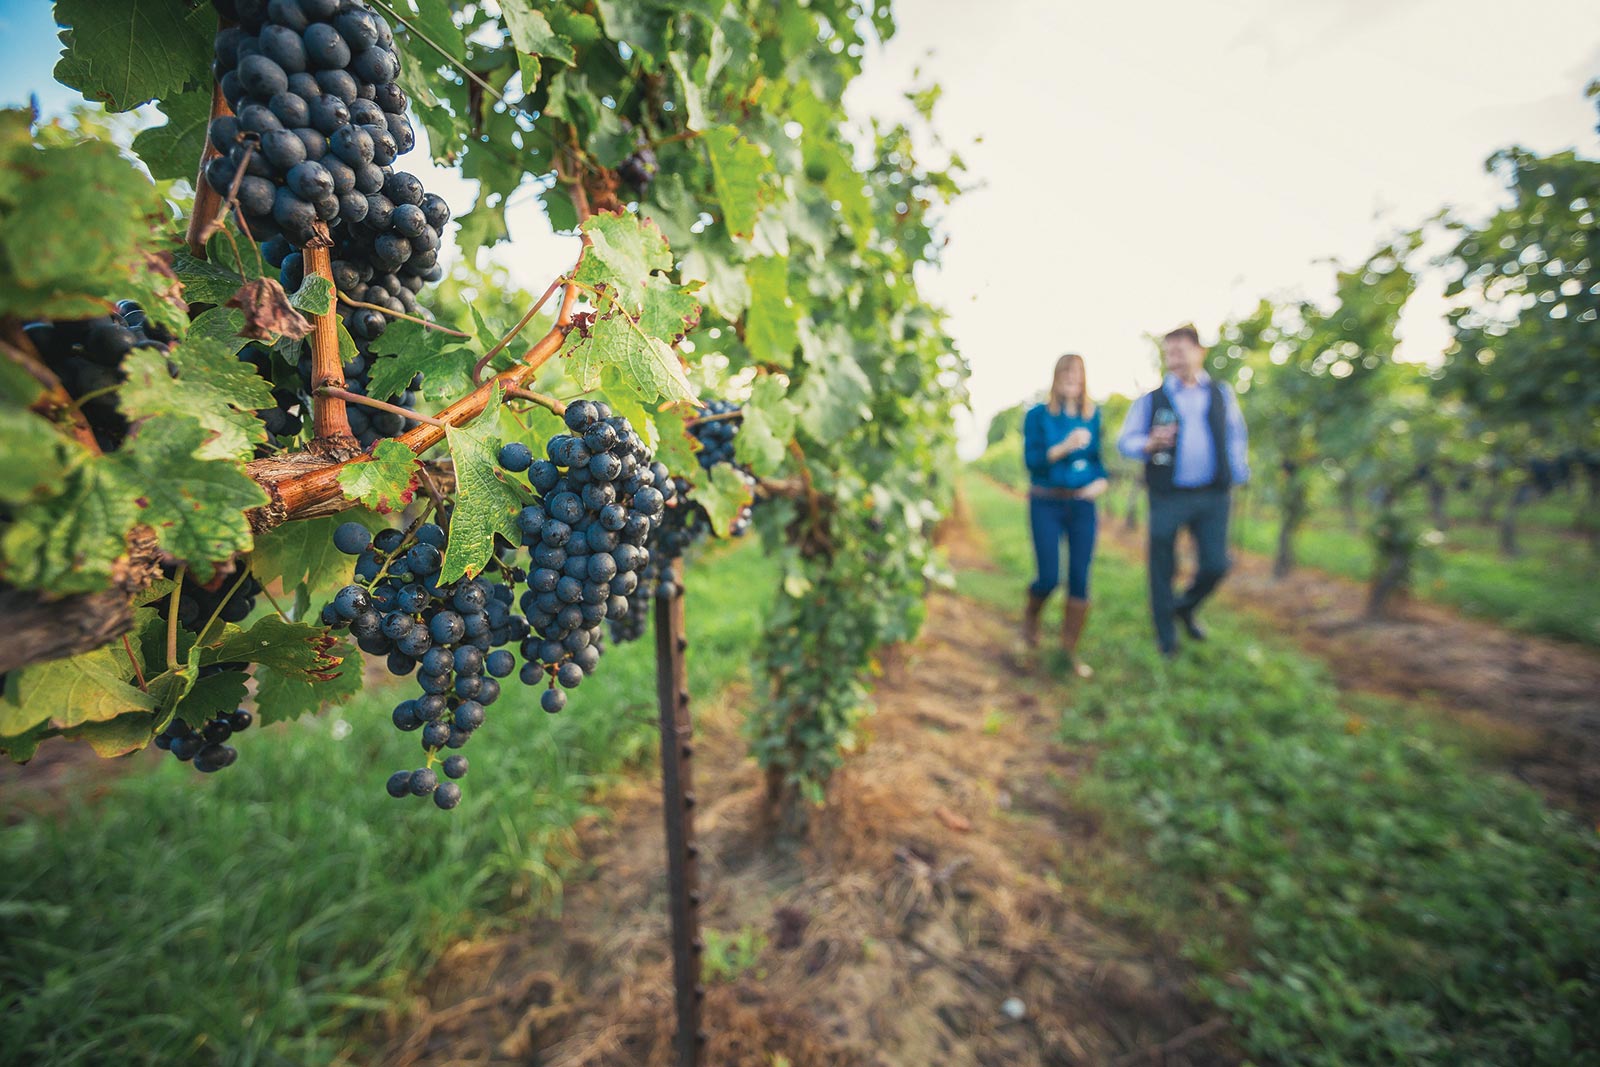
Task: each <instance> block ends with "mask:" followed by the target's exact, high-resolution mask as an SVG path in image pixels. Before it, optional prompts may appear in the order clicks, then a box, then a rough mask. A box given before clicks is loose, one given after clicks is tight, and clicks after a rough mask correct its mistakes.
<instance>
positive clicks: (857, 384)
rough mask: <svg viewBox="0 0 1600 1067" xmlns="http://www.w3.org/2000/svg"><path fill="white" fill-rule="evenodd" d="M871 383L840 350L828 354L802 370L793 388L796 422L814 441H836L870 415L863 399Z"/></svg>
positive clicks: (866, 397)
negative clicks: (826, 358)
mask: <svg viewBox="0 0 1600 1067" xmlns="http://www.w3.org/2000/svg"><path fill="white" fill-rule="evenodd" d="M871 396H872V383H871V382H870V381H868V380H867V376H866V374H865V372H863V371H862V369H861V367H860V366H859V365H858V364H857V363H856V361H855V360H854V359H852V358H851V357H850V356H849V355H846V354H845V353H843V352H838V353H834V354H833V355H831V356H829V358H828V360H827V362H824V363H816V364H813V365H812V366H810V367H808V368H807V370H806V376H805V380H804V381H802V382H801V383H800V388H799V389H797V390H795V404H796V405H797V406H798V408H799V419H800V425H801V426H802V427H803V428H804V429H805V431H806V433H808V434H810V435H811V436H812V437H813V438H814V439H816V440H818V441H837V440H838V439H839V438H841V437H843V436H844V435H845V434H847V433H849V432H850V431H851V430H853V429H855V428H856V426H858V425H860V423H861V422H862V421H864V420H866V419H869V418H871V417H872V410H871V409H870V408H869V407H868V406H867V400H868V398H869V397H871Z"/></svg>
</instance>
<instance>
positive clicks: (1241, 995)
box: [958, 478, 1600, 1067]
mask: <svg viewBox="0 0 1600 1067" xmlns="http://www.w3.org/2000/svg"><path fill="white" fill-rule="evenodd" d="M968 483H969V484H968V501H969V505H970V506H971V508H972V511H973V515H974V520H975V522H976V524H977V525H978V527H979V528H981V529H983V530H984V531H986V533H987V535H988V537H989V539H990V548H991V552H992V557H993V559H994V560H995V562H996V563H997V564H998V566H999V570H998V571H996V572H989V573H983V572H976V571H968V572H962V573H961V574H960V575H959V576H958V589H959V590H960V591H961V592H962V593H964V594H966V595H968V596H972V597H974V598H976V599H979V600H982V601H985V602H987V603H990V604H993V605H995V606H996V607H999V608H1002V609H1005V610H1008V611H1010V610H1015V608H1016V600H1017V596H1018V590H1019V589H1020V588H1021V586H1022V584H1023V582H1025V581H1026V580H1027V577H1028V576H1029V575H1030V574H1031V570H1032V561H1031V558H1030V553H1029V550H1028V547H1027V541H1026V530H1025V526H1024V523H1023V521H1022V510H1021V505H1020V503H1019V502H1018V501H1017V500H1016V499H1015V498H1014V497H1013V496H1010V495H1008V494H1006V493H1005V492H1004V491H1003V490H1001V489H1000V488H998V487H997V486H995V485H994V484H993V483H990V482H988V481H987V480H984V479H981V478H969V479H968ZM1094 583H1095V584H1094V589H1095V608H1094V617H1093V619H1092V620H1091V623H1090V628H1089V632H1088V635H1087V637H1086V638H1085V645H1084V649H1083V651H1084V654H1085V657H1086V658H1087V659H1089V660H1090V662H1092V663H1093V664H1094V665H1095V668H1096V670H1097V671H1098V674H1097V676H1096V678H1095V679H1094V680H1093V681H1092V682H1089V683H1074V684H1073V686H1072V688H1071V689H1065V688H1063V689H1060V690H1057V692H1058V693H1059V694H1060V695H1061V696H1062V698H1063V700H1064V703H1065V705H1066V706H1065V707H1064V709H1063V713H1062V724H1061V733H1062V738H1063V739H1064V741H1065V742H1066V743H1068V744H1071V745H1074V746H1079V747H1085V748H1088V749H1091V750H1092V751H1093V753H1094V760H1093V762H1092V766H1091V769H1090V770H1089V771H1088V772H1086V774H1085V775H1084V777H1083V778H1082V779H1080V780H1079V782H1078V783H1077V784H1076V785H1075V786H1074V787H1073V788H1074V789H1075V790H1076V794H1075V801H1076V802H1078V803H1080V804H1083V805H1085V806H1088V807H1091V808H1093V809H1094V810H1096V812H1097V813H1098V814H1099V815H1100V816H1101V819H1102V825H1103V826H1104V830H1103V832H1102V834H1101V836H1100V838H1099V841H1098V844H1097V846H1096V847H1097V848H1098V849H1099V853H1100V854H1099V856H1098V858H1097V859H1096V860H1095V861H1094V862H1093V863H1092V864H1090V865H1089V866H1088V867H1087V868H1085V867H1077V868H1074V869H1069V870H1066V871H1064V872H1063V873H1064V877H1065V878H1066V879H1067V880H1068V881H1069V882H1071V883H1073V884H1074V885H1075V886H1076V888H1077V889H1078V890H1079V891H1080V892H1082V893H1083V894H1084V896H1085V897H1086V898H1088V899H1090V900H1091V901H1093V902H1096V903H1097V904H1098V905H1099V906H1101V907H1102V908H1104V909H1105V910H1106V911H1107V912H1109V913H1110V914H1111V915H1112V916H1114V917H1117V918H1121V919H1124V920H1127V921H1131V922H1134V923H1137V924H1140V925H1143V926H1145V927H1147V928H1148V929H1153V930H1157V931H1161V932H1163V933H1165V934H1168V935H1170V936H1171V937H1173V938H1176V939H1177V940H1178V941H1179V942H1180V943H1181V945H1182V949H1183V952H1184V953H1185V955H1186V956H1187V957H1188V958H1189V959H1190V960H1191V961H1192V962H1193V963H1194V964H1195V966H1196V967H1197V968H1198V970H1199V974H1200V978H1199V990H1200V992H1201V993H1202V994H1203V995H1205V996H1207V997H1209V998H1210V999H1211V1000H1212V1001H1214V1002H1215V1003H1216V1004H1217V1005H1218V1007H1219V1008H1220V1009H1221V1010H1223V1011H1225V1012H1226V1013H1227V1014H1228V1016H1229V1017H1230V1018H1231V1020H1232V1021H1233V1023H1234V1025H1235V1027H1236V1029H1237V1031H1238V1033H1239V1034H1240V1037H1241V1041H1242V1043H1243V1045H1244V1046H1245V1049H1246V1051H1247V1053H1248V1054H1249V1055H1250V1056H1251V1057H1252V1058H1253V1059H1254V1060H1255V1061H1256V1062H1264V1063H1274V1064H1291V1065H1317V1067H1334V1065H1340V1067H1345V1065H1368V1064H1370V1065H1373V1067H1377V1065H1390V1064H1407V1065H1434V1064H1437V1065H1446V1064H1507V1065H1509V1064H1517V1065H1519V1067H1520V1065H1549V1067H1577V1065H1586V1064H1587V1065H1592V1064H1597V1063H1600V1012H1596V1011H1595V1010H1594V1009H1595V1004H1596V1003H1600V839H1597V836H1596V834H1595V832H1594V831H1593V830H1591V829H1588V828H1583V827H1580V826H1578V825H1577V824H1576V823H1575V821H1574V820H1572V819H1571V818H1570V817H1568V816H1566V815H1564V814H1561V813H1558V812H1552V811H1551V810H1549V809H1547V808H1546V807H1545V806H1544V805H1543V803H1542V802H1541V800H1540V798H1539V797H1538V796H1537V795H1535V794H1534V793H1533V792H1532V791H1530V790H1529V789H1527V788H1525V787H1523V786H1521V785H1520V784H1518V783H1516V782H1514V781H1512V780H1510V779H1508V778H1506V777H1503V776H1501V775H1499V774H1496V773H1491V772H1488V771H1487V770H1486V768H1485V767H1484V765H1483V764H1482V762H1481V761H1480V760H1479V759H1477V758H1476V757H1475V756H1474V755H1473V754H1472V752H1471V750H1470V748H1469V746H1467V745H1464V744H1460V743H1458V741H1459V740H1460V732H1461V731H1460V728H1454V727H1450V726H1446V725H1441V724H1440V723H1438V722H1437V721H1435V720H1434V719H1432V718H1430V717H1429V716H1428V715H1426V714H1424V713H1422V712H1420V711H1418V710H1417V709H1414V708H1410V707H1408V706H1406V705H1404V704H1400V703H1397V702H1394V701H1387V700H1379V699H1376V698H1352V697H1350V696H1347V695H1345V694H1341V693H1340V692H1339V691H1338V689H1337V687H1336V686H1335V685H1334V684H1333V682H1332V680H1331V678H1330V677H1329V675H1328V673H1327V671H1326V670H1325V669H1324V668H1323V667H1322V665H1321V664H1319V663H1317V662H1315V661H1313V660H1311V659H1310V658H1309V657H1306V656H1305V655H1303V654H1302V653H1301V652H1300V651H1299V650H1298V649H1297V648H1296V647H1295V646H1293V645H1292V644H1289V643H1287V642H1286V641H1285V640H1283V639H1280V638H1278V637H1276V636H1275V635H1269V634H1263V633H1261V632H1258V631H1256V630H1254V629H1252V628H1251V627H1250V626H1248V625H1247V624H1245V623H1243V622H1241V621H1240V620H1238V619H1235V618H1230V617H1229V616H1228V615H1227V614H1226V613H1224V612H1221V611H1214V612H1212V613H1211V616H1210V617H1208V618H1207V620H1206V621H1207V624H1208V626H1209V627H1210V629H1211V631H1212V635H1213V636H1212V639H1211V641H1210V642H1208V643H1207V644H1206V645H1203V646H1198V647H1194V646H1191V647H1190V648H1188V649H1186V650H1185V652H1184V654H1183V655H1182V656H1181V657H1180V659H1179V660H1178V661H1177V662H1175V663H1173V664H1171V665H1167V664H1164V663H1162V662H1161V661H1160V660H1159V659H1158V657H1157V656H1156V655H1155V653H1154V648H1153V641H1152V640H1151V638H1150V631H1149V622H1148V618H1147V616H1146V607H1145V594H1144V591H1143V576H1142V573H1141V570H1140V567H1139V565H1138V564H1137V563H1135V562H1133V561H1129V560H1126V559H1120V558H1117V557H1116V556H1114V555H1113V554H1111V553H1109V552H1105V553H1102V554H1101V556H1100V558H1099V559H1098V560H1097V562H1096V566H1095V572H1094Z"/></svg>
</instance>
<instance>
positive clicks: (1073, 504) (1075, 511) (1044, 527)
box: [1028, 497, 1096, 600]
mask: <svg viewBox="0 0 1600 1067" xmlns="http://www.w3.org/2000/svg"><path fill="white" fill-rule="evenodd" d="M1028 524H1029V525H1030V526H1031V527H1032V528H1033V555H1034V559H1035V560H1036V561H1037V565H1038V573H1039V577H1038V578H1037V579H1035V580H1034V583H1033V584H1032V585H1030V586H1029V587H1028V592H1030V593H1032V594H1033V595H1034V596H1036V597H1039V598H1040V599H1041V600H1042V599H1043V598H1045V597H1047V596H1049V595H1050V591H1051V590H1053V589H1054V588H1055V587H1056V586H1058V585H1060V584H1061V542H1062V540H1063V539H1064V540H1065V541H1066V542H1067V595H1068V596H1069V597H1072V598H1074V599H1076V600H1087V599H1089V564H1090V562H1091V561H1092V560H1093V559H1094V538H1095V529H1096V516H1095V506H1094V501H1092V500H1047V499H1042V498H1040V497H1031V498H1029V500H1028Z"/></svg>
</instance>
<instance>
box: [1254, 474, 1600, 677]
mask: <svg viewBox="0 0 1600 1067" xmlns="http://www.w3.org/2000/svg"><path fill="white" fill-rule="evenodd" d="M1558 495H1559V494H1558ZM1236 514H1237V515H1238V516H1239V517H1240V520H1241V528H1240V530H1239V535H1240V536H1241V537H1242V540H1243V544H1244V546H1245V547H1246V548H1248V549H1250V550H1251V551H1253V552H1258V553H1261V554H1262V555H1267V556H1270V555H1272V554H1273V553H1275V552H1276V550H1277V539H1278V526H1279V523H1278V520H1277V516H1276V515H1275V514H1273V513H1272V512H1271V511H1270V509H1269V508H1268V507H1266V506H1258V507H1251V508H1249V509H1248V510H1244V509H1241V510H1240V511H1238V512H1236ZM1571 526H1572V519H1571V513H1570V509H1569V508H1563V506H1562V502H1561V501H1559V500H1557V499H1555V498H1551V499H1548V500H1545V501H1541V502H1540V503H1539V504H1538V505H1535V506H1534V507H1530V508H1529V509H1528V516H1527V520H1526V522H1525V523H1524V528H1523V531H1522V533H1521V534H1520V535H1519V540H1520V541H1521V544H1522V549H1523V553H1522V555H1521V556H1519V557H1517V558H1515V559H1507V558H1505V557H1503V556H1502V555H1501V554H1500V552H1499V534H1498V532H1497V531H1496V530H1495V529H1494V528H1493V527H1488V526H1481V525H1478V524H1477V523H1476V521H1475V518H1473V517H1469V516H1468V515H1465V514H1456V515H1454V516H1453V521H1452V524H1451V526H1450V528H1449V529H1447V530H1445V531H1443V538H1444V540H1443V541H1442V543H1441V544H1440V545H1439V550H1438V552H1437V553H1435V554H1434V555H1433V556H1432V558H1431V559H1427V560H1425V562H1424V563H1423V569H1422V573H1421V574H1420V575H1419V578H1418V582H1417V590H1416V591H1417V593H1419V594H1420V595H1421V596H1423V597H1425V598H1427V599H1429V600H1432V601H1435V602H1437V603H1440V604H1447V605H1449V606H1451V607H1454V608H1456V609H1458V610H1460V611H1463V612H1465V613H1467V614H1469V615H1476V616H1479V617H1481V618H1485V619H1488V620H1490V621H1492V622H1495V623H1498V624H1500V625H1502V626H1506V627H1509V628H1511V629H1513V630H1520V631H1522V632H1523V633H1531V634H1543V635H1545V636H1549V637H1558V638H1562V639H1564V640H1568V641H1577V642H1581V643H1583V644H1588V645H1597V646H1600V583H1596V582H1595V581H1594V580H1593V579H1594V569H1595V560H1594V558H1593V557H1592V556H1591V555H1590V554H1589V550H1588V549H1587V548H1586V547H1585V546H1584V544H1583V543H1582V541H1580V540H1576V539H1574V538H1573V537H1572V536H1571V534H1570V532H1569V531H1570V529H1571ZM1295 554H1296V557H1297V558H1298V559H1299V560H1301V561H1303V562H1304V563H1306V564H1309V565H1311V566H1314V567H1316V568H1317V569H1318V570H1322V571H1326V572H1328V573H1330V574H1336V575H1339V576H1340V577H1343V578H1349V579H1352V580H1354V581H1359V582H1365V581H1367V580H1368V579H1369V578H1370V577H1371V576H1372V551H1371V549H1370V547H1369V546H1368V542H1367V538H1366V535H1365V532H1364V531H1363V530H1360V529H1354V530H1353V529H1349V528H1348V527H1346V526H1345V525H1344V524H1343V522H1342V520H1341V518H1340V517H1339V515H1338V513H1337V510H1336V509H1335V508H1334V507H1333V506H1332V505H1331V504H1325V505H1323V506H1321V507H1320V508H1319V510H1318V511H1315V512H1313V517H1312V519H1311V520H1310V521H1308V522H1307V524H1306V525H1305V527H1304V528H1302V530H1301V531H1300V534H1299V536H1298V537H1297V539H1296V541H1295Z"/></svg>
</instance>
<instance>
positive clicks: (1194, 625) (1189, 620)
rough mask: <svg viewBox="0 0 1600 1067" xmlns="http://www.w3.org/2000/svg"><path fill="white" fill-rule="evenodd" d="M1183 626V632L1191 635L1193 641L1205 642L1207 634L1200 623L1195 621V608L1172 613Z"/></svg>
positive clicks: (1180, 609)
mask: <svg viewBox="0 0 1600 1067" xmlns="http://www.w3.org/2000/svg"><path fill="white" fill-rule="evenodd" d="M1172 614H1173V615H1174V616H1176V617H1177V620H1178V621H1179V622H1180V623H1182V624H1183V632H1184V633H1186V634H1188V635H1189V639H1190V640H1192V641H1204V640H1205V639H1206V632H1205V630H1204V628H1202V627H1201V625H1200V624H1199V623H1198V622H1195V621H1194V608H1179V609H1178V610H1176V611H1174V612H1173V613H1172Z"/></svg>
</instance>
